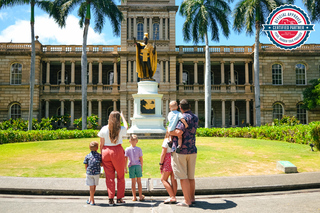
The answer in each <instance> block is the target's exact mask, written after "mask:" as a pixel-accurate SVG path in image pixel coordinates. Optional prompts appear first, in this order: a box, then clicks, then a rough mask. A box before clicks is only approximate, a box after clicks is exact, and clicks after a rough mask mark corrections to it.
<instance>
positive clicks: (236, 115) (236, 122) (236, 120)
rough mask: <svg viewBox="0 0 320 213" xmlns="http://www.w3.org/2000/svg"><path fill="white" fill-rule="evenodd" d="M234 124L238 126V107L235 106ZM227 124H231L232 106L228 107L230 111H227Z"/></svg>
mask: <svg viewBox="0 0 320 213" xmlns="http://www.w3.org/2000/svg"><path fill="white" fill-rule="evenodd" d="M235 110H236V111H235V113H236V114H235V125H236V126H239V108H238V107H235ZM229 112H230V113H229V125H230V126H231V125H232V107H230V111H229Z"/></svg>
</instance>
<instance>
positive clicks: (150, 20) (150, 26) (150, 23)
mask: <svg viewBox="0 0 320 213" xmlns="http://www.w3.org/2000/svg"><path fill="white" fill-rule="evenodd" d="M149 31H150V33H149V39H150V40H153V24H152V17H151V18H149Z"/></svg>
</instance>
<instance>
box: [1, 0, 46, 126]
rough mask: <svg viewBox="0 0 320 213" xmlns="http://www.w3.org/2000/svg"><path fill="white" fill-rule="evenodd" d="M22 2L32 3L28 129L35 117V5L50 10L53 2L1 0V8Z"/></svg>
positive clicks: (43, 0)
mask: <svg viewBox="0 0 320 213" xmlns="http://www.w3.org/2000/svg"><path fill="white" fill-rule="evenodd" d="M21 4H30V6H31V18H30V25H31V66H30V104H29V116H28V130H32V118H33V93H34V82H35V61H36V48H35V43H34V38H35V36H34V7H35V6H38V7H40V8H41V9H42V10H44V11H46V12H48V13H49V12H50V10H51V6H52V2H51V1H50V0H0V9H1V8H5V7H13V6H16V5H21Z"/></svg>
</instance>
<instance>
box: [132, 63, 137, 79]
mask: <svg viewBox="0 0 320 213" xmlns="http://www.w3.org/2000/svg"><path fill="white" fill-rule="evenodd" d="M136 66H137V65H136V61H133V82H137V72H136V68H137V67H136Z"/></svg>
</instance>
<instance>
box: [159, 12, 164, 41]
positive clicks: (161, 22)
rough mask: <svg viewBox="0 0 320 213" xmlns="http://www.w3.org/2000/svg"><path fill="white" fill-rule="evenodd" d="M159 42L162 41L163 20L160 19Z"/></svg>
mask: <svg viewBox="0 0 320 213" xmlns="http://www.w3.org/2000/svg"><path fill="white" fill-rule="evenodd" d="M159 28H160V29H159V33H160V35H159V40H163V18H162V17H160V26H159Z"/></svg>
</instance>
